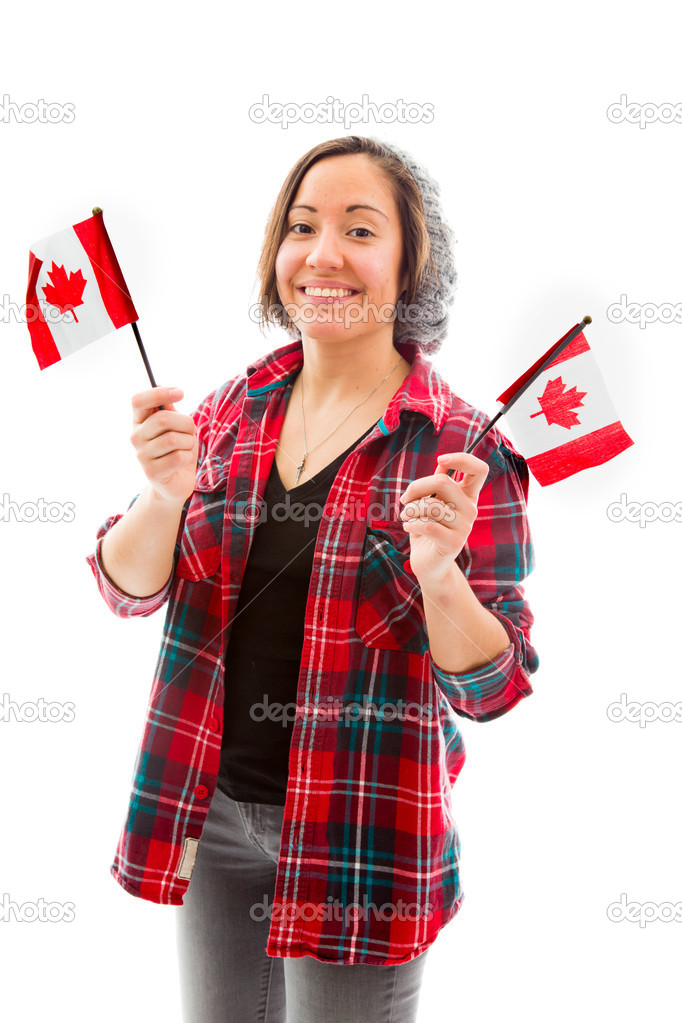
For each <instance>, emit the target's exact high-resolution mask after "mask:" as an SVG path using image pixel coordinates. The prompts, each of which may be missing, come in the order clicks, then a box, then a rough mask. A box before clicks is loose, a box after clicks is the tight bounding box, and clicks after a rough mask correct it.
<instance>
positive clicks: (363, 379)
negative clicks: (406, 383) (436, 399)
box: [295, 341, 411, 414]
mask: <svg viewBox="0 0 682 1023" xmlns="http://www.w3.org/2000/svg"><path fill="white" fill-rule="evenodd" d="M303 350H304V351H303V366H302V367H301V371H300V373H299V374H298V377H297V379H296V381H295V390H296V391H300V389H301V386H302V388H303V395H304V402H305V408H306V411H308V410H310V412H311V413H312V414H314V412H315V410H316V409H321V408H324V407H327V408H328V407H329V406H347V407H349V408H352V407H353V405H356V404H357V403H358V402H360V401H362V400H363V399H364V398H366V397H367V396H368V395H369V394H371V393H372V390H373V389H374V388H376V392H375V393H376V394H377V395H379V394H380V393H381V394H383V393H384V391H386V393H388V390H389V388H390V391H391V393H394V392H395V391H396V390H397V388H398V387H399V385H400V384H401V383H402V381H403V380H404V379H405V377H406V376H407V375H408V373H409V372H410V369H411V366H410V363H409V362H408V360H407V359H405V358H404V357H403V356H402V355H401V354H400V352H398V351H396V349H395V348H394V347H393V345H391V347H390V350H389V351H387V350H386V349H385V348H384V349H382V350H381V351H378V350H376V349H375V350H370V351H365V352H356V353H354V354H353V355H352V356H349V355H348V354H347V353H342V352H340V351H339V350H338V349H337V350H336V351H334V350H333V348H332V350H331V351H323V350H320V348H319V347H318V346H317V345H315V344H313V345H308V344H307V343H306V342H305V341H304V342H303ZM384 378H386V379H384Z"/></svg>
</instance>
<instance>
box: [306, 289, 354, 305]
mask: <svg viewBox="0 0 682 1023" xmlns="http://www.w3.org/2000/svg"><path fill="white" fill-rule="evenodd" d="M296 290H297V292H298V293H299V295H301V296H302V297H303V298H305V299H306V301H308V302H313V303H314V304H315V305H320V304H321V305H329V304H331V303H333V302H345V301H346V300H347V299H349V298H353V297H354V296H355V295H359V294H360V292H359V291H355V290H353V289H352V288H314V287H310V288H309V287H305V288H297V289H296Z"/></svg>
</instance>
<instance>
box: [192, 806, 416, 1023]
mask: <svg viewBox="0 0 682 1023" xmlns="http://www.w3.org/2000/svg"><path fill="white" fill-rule="evenodd" d="M283 817H284V807H283V806H271V805H269V804H266V803H238V802H236V801H235V800H233V799H230V798H229V796H226V795H225V794H224V793H223V792H221V791H220V789H217V790H216V792H215V795H214V796H213V799H212V801H211V806H210V809H209V813H208V817H207V818H206V822H205V824H204V829H203V832H202V836H201V841H200V842H199V847H198V850H197V858H196V863H195V865H194V871H193V873H192V878H191V881H190V885H189V889H188V890H187V893H186V894H185V898H184V902H183V905H182V906H179V907H178V908H177V910H176V911H175V916H176V933H177V948H178V963H179V970H180V987H181V992H182V1007H183V1019H184V1020H185V1023H228V1021H229V1023H232V1021H234V1023H356V1021H357V1023H360V1021H362V1023H415V1021H416V1019H417V1002H418V999H419V988H420V984H421V980H422V973H423V970H424V964H425V961H426V955H427V952H428V950H427V952H423V953H422V954H421V955H419V956H417V957H416V959H412V960H410V962H408V963H402V964H400V965H397V966H369V965H365V964H353V965H339V964H337V963H324V962H321V961H320V960H319V959H314V958H313V957H312V956H303V957H301V958H298V959H293V958H289V957H282V958H280V957H276V958H275V957H272V956H268V955H266V952H265V945H266V943H267V936H268V931H269V929H270V917H269V915H268V914H262V915H263V919H262V920H261V919H258V920H254V919H253V918H252V916H251V915H250V913H249V910H250V908H251V907H252V906H254V905H256V904H259V905H268V906H270V905H272V899H273V896H274V892H275V876H276V873H277V857H278V854H279V844H280V835H281V831H282V820H283ZM266 899H267V902H265V900H266Z"/></svg>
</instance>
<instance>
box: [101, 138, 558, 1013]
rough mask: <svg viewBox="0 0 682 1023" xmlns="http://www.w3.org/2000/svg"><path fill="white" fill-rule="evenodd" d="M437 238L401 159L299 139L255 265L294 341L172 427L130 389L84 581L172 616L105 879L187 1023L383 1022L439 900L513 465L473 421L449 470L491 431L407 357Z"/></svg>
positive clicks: (407, 988) (434, 216) (496, 585)
mask: <svg viewBox="0 0 682 1023" xmlns="http://www.w3.org/2000/svg"><path fill="white" fill-rule="evenodd" d="M452 241H453V240H452V234H451V232H450V229H449V228H448V226H447V225H446V224H445V223H444V222H443V219H442V217H441V212H440V206H439V201H438V188H437V186H436V184H435V183H434V182H433V181H432V179H431V178H430V177H429V175H428V174H427V173H426V171H424V169H423V168H421V167H420V166H419V165H418V164H417V163H415V161H414V160H413V159H411V158H410V157H409V156H408V155H407V154H406V153H404V152H402V151H400V150H398V149H395V148H394V147H388V146H387V145H386V144H384V143H380V142H378V141H377V140H375V139H370V138H363V137H358V136H348V137H345V138H340V139H334V140H332V141H328V142H324V143H322V144H320V145H318V146H316V147H314V148H313V149H312V150H310V152H308V153H306V154H305V155H304V156H303V157H302V158H301V159H300V160H299V161H298V162H297V163H296V165H295V166H294V167H293V169H292V170H291V172H290V173H289V175H288V177H287V179H286V181H285V183H284V185H283V186H282V189H281V191H280V194H279V196H278V198H277V201H276V203H275V206H274V208H273V209H272V212H271V215H270V219H269V222H268V225H267V230H266V236H265V242H264V246H263V251H262V256H261V260H260V266H259V270H260V280H261V294H260V299H261V310H262V315H263V320H264V322H266V323H268V324H279V325H281V326H283V327H284V328H285V329H286V330H287V332H288V333H289V335H290V337H291V338H292V341H291V343H289V344H287V345H286V346H284V347H280V348H277V349H276V350H274V351H272V352H271V353H270V354H268V355H266V356H265V357H263V358H261V359H258V360H256V361H255V362H253V363H252V364H250V365H249V366H248V367H247V368H246V371H245V372H243V373H240V374H239V375H238V376H236V377H234V378H233V379H231V380H229V381H228V382H227V383H225V384H223V385H222V386H221V387H219V388H217V389H216V390H215V391H213V392H212V393H211V394H210V395H209V396H208V397H207V398H206V399H205V401H204V402H202V404H201V405H200V406H199V408H198V409H197V410H196V411H195V412H194V413H193V414H192V415H191V416H187V415H184V414H182V413H180V412H178V411H177V410H176V409H175V406H174V404H173V402H174V401H177V400H178V399H179V398H181V397H182V392H181V391H179V390H177V389H172V388H167V387H156V388H153V389H151V390H149V391H145V392H142V393H140V394H137V395H135V396H134V398H133V402H132V404H133V415H134V422H135V426H134V430H133V434H132V438H131V439H132V442H133V444H134V447H135V449H136V451H137V457H138V459H139V461H140V463H141V465H142V468H143V470H144V472H145V475H146V477H147V479H148V481H149V482H148V485H147V487H146V489H145V490H143V491H142V493H141V494H139V495H137V497H135V498H133V501H132V502H131V504H130V506H129V508H128V510H127V512H126V513H125V514H124V515H120V514H119V515H115V516H112V517H111V518H109V519H107V521H106V522H105V523H104V524H103V525H102V526H101V527H100V529H99V531H98V534H97V537H98V543H97V549H96V551H95V552H94V553H93V554H91V555H90V556H89V558H88V561H89V563H90V565H91V567H92V570H93V572H94V574H95V577H96V579H97V582H98V585H99V588H100V591H101V592H102V595H103V596H104V598H105V600H106V601H107V603H108V605H109V606H110V607H111V608H112V610H114V611H115V612H116V613H117V614H119V615H123V616H126V615H147V614H151V613H153V612H154V611H156V610H157V609H158V608H159V607H161V606H162V604H164V603H165V602H166V601H168V602H169V607H168V612H167V618H166V624H165V628H164V635H163V641H162V645H161V652H160V656H159V661H158V665H157V669H156V673H155V678H154V684H153V687H152V692H151V697H150V703H149V710H148V714H147V720H146V724H145V729H144V734H143V737H142V742H141V746H140V751H139V754H138V758H137V764H136V769H135V774H134V779H133V791H132V794H131V800H130V807H129V811H128V816H127V819H126V822H125V825H124V827H123V830H122V833H121V838H120V841H119V845H118V849H117V852H116V857H115V860H114V863H113V865H112V868H111V870H112V873H113V875H114V877H115V878H116V880H117V881H118V882H119V883H120V884H121V885H122V886H123V887H124V888H125V889H126V891H128V892H130V893H132V894H133V895H136V896H138V897H141V898H146V899H150V900H152V901H154V902H157V903H165V904H171V905H175V906H181V908H180V909H178V912H177V918H176V921H177V936H178V951H179V963H180V976H181V986H182V996H183V1005H184V1012H185V1018H186V1019H187V1020H191V1021H200V1020H201V1021H202V1023H213V1021H216V1023H217V1021H219V1020H220V1021H222V1020H238V1021H240V1023H242V1021H251V1020H266V1021H269V1023H275V1021H277V1023H280V1021H284V1020H285V1019H286V1020H288V1021H289V1023H294V1021H295V1023H321V1021H324V1023H334V1021H339V1023H341V1021H342V1023H353V1021H355V1020H360V1019H362V1020H367V1019H369V1020H380V1019H381V1020H391V1021H394V1023H398V1021H400V1023H407V1021H411V1020H414V1019H415V1018H416V1009H417V1000H418V995H419V988H420V983H421V979H422V972H423V968H424V964H425V958H426V952H427V949H428V948H429V946H430V945H431V944H432V943H433V941H434V940H435V938H436V936H437V934H438V933H439V931H440V930H441V928H442V927H443V926H444V925H445V924H446V923H447V922H448V921H449V920H451V919H452V918H453V917H454V915H455V914H456V913H457V911H458V910H459V908H460V905H461V903H462V899H463V892H462V889H461V886H460V880H459V851H460V846H459V836H458V832H457V828H456V825H455V822H454V820H453V815H452V807H451V789H452V785H453V784H454V782H455V781H456V779H457V776H458V774H459V772H460V770H461V767H462V765H463V762H464V757H465V749H464V743H463V741H462V737H461V734H460V732H459V729H458V727H457V723H456V715H460V716H463V717H468V718H473V719H475V720H479V721H486V720H490V719H492V718H494V717H497V716H499V715H500V714H503V713H505V712H506V711H508V710H510V709H511V708H512V707H513V706H514V705H515V704H516V703H518V702H519V700H521V699H522V698H523V697H524V696H528V695H530V693H531V692H532V688H531V685H530V681H529V676H530V674H531V673H532V672H534V671H535V670H536V669H537V667H538V658H537V655H536V653H535V650H534V649H533V647H532V645H531V643H530V627H531V625H532V623H533V616H532V614H531V612H530V609H529V607H528V605H527V603H526V602H525V600H524V595H523V588H522V586H521V583H522V581H523V579H524V578H525V576H526V575H527V574H528V572H529V571H530V570H531V568H532V559H533V554H532V545H531V538H530V533H529V529H528V523H527V518H526V499H527V494H528V473H527V469H526V466H525V462H524V461H523V459H522V458H521V456H520V455H519V454H518V452H516V451H515V449H514V448H513V446H512V445H511V444H510V442H509V441H508V440H507V439H506V438H505V437H504V435H503V434H501V433H500V432H499V431H498V430H496V429H492V430H491V431H490V432H489V433H488V434H487V436H486V437H485V438H484V440H483V441H482V442H481V443H480V444H479V445H478V447H477V449H476V451H477V454H476V455H475V456H474V455H473V454H469V455H465V454H463V451H464V450H465V448H466V447H467V445H468V443H469V442H470V441H471V439H472V438H473V436H474V435H475V434H476V433H477V432H478V431H479V430H480V429H481V427H482V426H483V425H485V423H486V422H488V420H487V419H486V417H485V416H484V415H483V414H482V413H481V412H479V411H477V410H476V409H474V408H472V407H471V406H470V405H467V404H466V403H465V402H464V401H463V400H462V399H460V398H459V397H457V395H455V394H454V393H453V392H452V391H451V390H450V388H449V387H448V385H447V383H446V382H445V381H444V380H443V379H442V377H441V376H440V374H439V373H438V372H437V370H436V369H435V368H434V366H433V364H432V363H431V361H430V360H429V359H428V358H427V357H426V356H427V355H428V354H430V353H432V352H434V351H436V350H437V348H438V347H439V346H440V343H441V341H442V339H443V337H444V334H445V330H446V326H447V306H448V305H449V303H450V301H451V299H452V293H453V289H454V284H455V271H454V265H453V254H452ZM161 405H163V406H164V408H163V410H159V406H161ZM450 468H453V469H456V470H457V474H456V476H455V477H450V476H449V475H448V474H447V470H448V469H450ZM458 476H459V477H460V478H457V477H458ZM432 495H435V496H432ZM408 560H409V565H408V564H407V562H408Z"/></svg>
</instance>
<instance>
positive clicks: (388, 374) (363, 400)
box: [294, 356, 402, 486]
mask: <svg viewBox="0 0 682 1023" xmlns="http://www.w3.org/2000/svg"><path fill="white" fill-rule="evenodd" d="M401 362H402V356H401V357H400V358H399V359H398V361H397V362H396V364H395V366H394V367H393V369H392V370H389V372H388V373H387V374H386V376H385V377H384V379H383V380H380V381H379V383H378V384H377V385H376V387H375V388H374V391H371V392H370V393H369V394H368V395H367V397H366V398H363V399H362V401H360V402H358V404H357V405H356V406H355V407H354V408H352V409H351V410H350V412H349V413H348V415H347V416H344V417H343V419H342V420H341V422H340V423H339V426H343V424H344V423H345V422H346V420H347V419H348V416H350V415H351V414H352V413H353V412H355V409H358V408H360V406H361V405H364V404H365V402H366V401H369V399H370V398H371V397H372V395H373V394H374V392H375V391H378V390H379V388H380V387H381V385H382V384H383V383H385V381H386V380H388V378H389V377H390V375H391V373H395V371H396V369H397V368H398V366H399V365H400V363H401ZM301 419H302V421H303V447H304V448H305V451H304V454H303V458H302V459H301V464H300V465H299V466H298V467H297V471H296V482H295V483H294V486H296V484H297V483H298V478H299V476H300V475H301V473H302V472H303V466H304V465H305V460H306V458H307V457H308V455H309V454H311V453H312V452H313V451H314V450H315V448H319V446H320V444H324V442H325V441H326V440H329V438H330V437H331V435H332V433H336V431H337V430H338V428H339V426H335V427H334V429H333V430H332V432H331V433H328V434H327V436H326V437H324V438H323V440H321V441H320V442H319V444H316V445H315V447H314V448H311V449H310V451H308V442H307V440H306V436H305V415H304V413H303V378H301Z"/></svg>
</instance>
